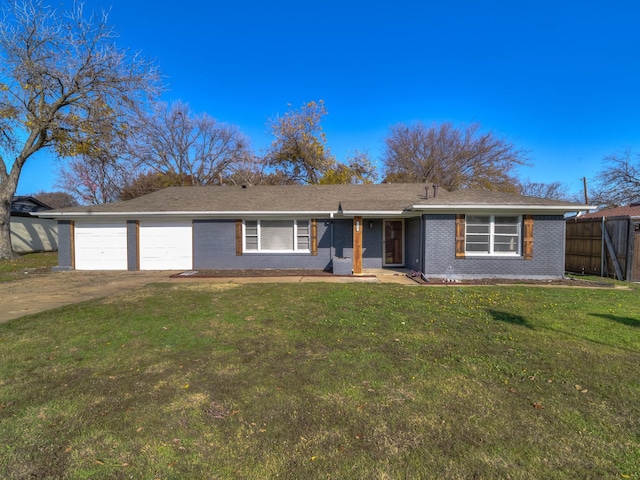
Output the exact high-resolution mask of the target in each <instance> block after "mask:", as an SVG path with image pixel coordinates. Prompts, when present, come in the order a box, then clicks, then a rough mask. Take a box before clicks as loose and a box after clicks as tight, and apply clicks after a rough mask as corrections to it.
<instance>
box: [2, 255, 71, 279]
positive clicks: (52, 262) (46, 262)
mask: <svg viewBox="0 0 640 480" xmlns="http://www.w3.org/2000/svg"><path fill="white" fill-rule="evenodd" d="M57 264H58V253H57V252H44V253H27V254H24V255H20V256H18V257H16V258H14V259H13V260H0V282H8V281H11V280H18V279H20V278H24V277H25V275H28V274H32V273H37V274H43V273H49V272H51V267H55V266H56V265H57Z"/></svg>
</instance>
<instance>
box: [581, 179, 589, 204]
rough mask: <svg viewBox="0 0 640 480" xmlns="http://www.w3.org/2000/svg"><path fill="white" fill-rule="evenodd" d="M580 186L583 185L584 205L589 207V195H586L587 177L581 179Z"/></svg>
mask: <svg viewBox="0 0 640 480" xmlns="http://www.w3.org/2000/svg"><path fill="white" fill-rule="evenodd" d="M582 184H583V185H584V203H585V205H589V194H588V193H587V177H582Z"/></svg>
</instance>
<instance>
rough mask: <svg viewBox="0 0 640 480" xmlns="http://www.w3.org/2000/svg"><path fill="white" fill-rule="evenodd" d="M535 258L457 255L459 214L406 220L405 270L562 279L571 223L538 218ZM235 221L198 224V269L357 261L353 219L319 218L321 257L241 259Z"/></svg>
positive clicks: (63, 263) (371, 261)
mask: <svg viewBox="0 0 640 480" xmlns="http://www.w3.org/2000/svg"><path fill="white" fill-rule="evenodd" d="M533 218H534V227H533V235H534V237H533V259H532V260H524V259H523V258H522V257H482V256H476V257H473V256H467V257H466V258H463V259H456V257H455V215H450V214H449V215H424V216H423V217H422V218H420V217H416V218H410V219H406V221H405V266H406V268H409V269H412V270H421V271H423V272H424V273H425V274H426V275H427V276H428V277H431V278H446V277H447V276H452V277H453V278H460V279H468V278H492V277H493V278H532V279H535V278H538V279H549V278H560V277H562V276H563V275H564V245H565V243H564V242H565V241H564V238H565V232H564V229H565V222H564V218H563V217H562V216H560V215H539V216H534V217H533ZM382 228H383V221H382V220H381V219H373V220H368V219H366V218H365V219H363V238H362V242H363V253H362V257H363V258H362V266H363V268H364V269H369V268H380V267H382V255H383V252H382V233H383V232H382ZM137 231H138V230H137V225H136V221H134V220H129V221H127V268H128V270H136V269H137V266H138V251H137V250H138V247H137V245H138V238H137ZM235 232H236V221H235V220H231V219H230V220H195V221H194V222H193V266H194V268H195V269H263V268H265V269H267V268H280V269H286V268H291V269H313V270H318V269H329V268H331V267H332V259H333V258H334V257H335V256H338V257H351V258H353V223H352V220H351V219H333V220H330V219H318V220H317V232H318V254H317V255H315V256H314V255H311V254H309V253H300V254H295V253H293V254H292V253H282V254H276V253H244V254H243V255H236V233H235ZM72 236H73V227H72V222H71V221H68V220H59V221H58V266H57V267H55V269H56V270H70V269H72V268H73V252H72V245H73V239H72Z"/></svg>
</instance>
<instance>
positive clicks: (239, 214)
mask: <svg viewBox="0 0 640 480" xmlns="http://www.w3.org/2000/svg"><path fill="white" fill-rule="evenodd" d="M335 214H336V212H334V211H324V210H322V211H319V210H314V211H226V212H216V211H188V212H183V211H167V212H162V211H156V212H95V211H88V212H52V211H47V212H34V215H35V216H38V217H52V218H89V217H111V218H114V217H126V218H142V217H160V216H162V217H189V218H194V217H197V218H203V217H205V218H243V217H247V216H260V217H267V216H298V215H299V216H305V217H306V216H317V217H322V216H332V215H335Z"/></svg>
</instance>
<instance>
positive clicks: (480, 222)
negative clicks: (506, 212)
mask: <svg viewBox="0 0 640 480" xmlns="http://www.w3.org/2000/svg"><path fill="white" fill-rule="evenodd" d="M521 222H522V218H521V217H519V216H509V217H499V216H494V215H486V216H479V215H467V217H466V228H465V245H466V247H465V251H466V253H467V254H469V255H520V244H521V239H520V224H521Z"/></svg>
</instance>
